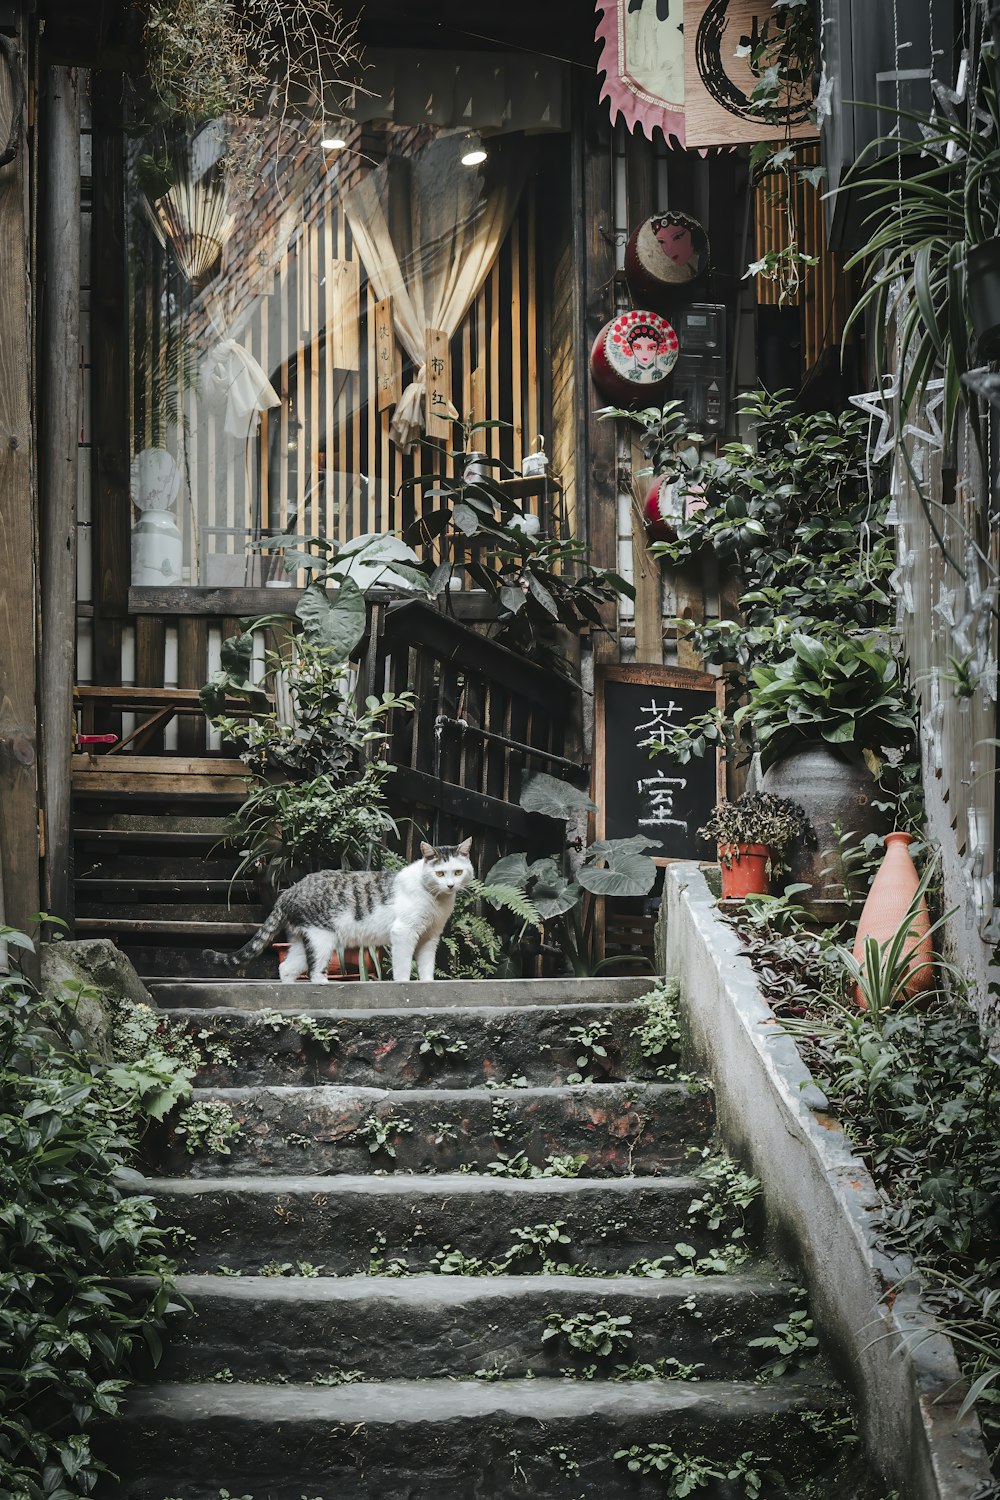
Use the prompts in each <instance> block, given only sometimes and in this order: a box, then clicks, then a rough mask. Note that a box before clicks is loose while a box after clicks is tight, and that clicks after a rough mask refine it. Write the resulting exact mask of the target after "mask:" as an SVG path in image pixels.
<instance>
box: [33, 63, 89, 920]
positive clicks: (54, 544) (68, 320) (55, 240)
mask: <svg viewBox="0 0 1000 1500" xmlns="http://www.w3.org/2000/svg"><path fill="white" fill-rule="evenodd" d="M47 84H48V87H47V93H46V112H45V119H46V123H47V126H48V129H47V136H46V140H47V145H46V150H45V154H44V157H43V161H44V170H45V186H44V195H45V219H44V231H43V233H44V241H43V244H44V255H43V264H44V267H45V278H44V290H43V303H42V327H43V335H42V345H41V356H40V361H41V381H40V392H41V436H40V459H41V464H40V468H41V480H42V489H41V507H40V508H41V516H42V525H41V528H40V534H41V583H42V586H41V604H42V640H41V652H40V665H41V688H40V695H39V696H40V707H41V725H42V784H43V790H44V798H45V858H44V863H43V873H44V898H45V902H44V904H45V909H46V911H48V912H49V913H51V915H53V916H57V917H61V918H62V919H63V921H67V922H71V921H72V915H73V910H72V907H73V883H72V880H71V877H70V867H71V846H72V832H71V819H70V775H69V762H70V754H71V752H72V740H73V680H74V676H75V665H76V608H75V606H76V496H77V471H78V468H79V461H78V460H79V452H80V447H79V444H80V96H79V87H78V75H77V70H76V69H75V68H61V67H55V68H49V70H48V76H47Z"/></svg>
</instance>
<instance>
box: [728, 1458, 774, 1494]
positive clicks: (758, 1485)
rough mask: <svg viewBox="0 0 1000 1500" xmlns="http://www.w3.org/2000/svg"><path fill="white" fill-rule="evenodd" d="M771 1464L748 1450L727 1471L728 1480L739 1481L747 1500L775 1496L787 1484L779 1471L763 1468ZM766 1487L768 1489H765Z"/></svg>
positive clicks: (766, 1459)
mask: <svg viewBox="0 0 1000 1500" xmlns="http://www.w3.org/2000/svg"><path fill="white" fill-rule="evenodd" d="M770 1462H771V1460H770V1459H769V1458H765V1457H763V1456H762V1455H760V1454H757V1453H754V1452H752V1451H750V1450H748V1451H747V1452H746V1453H741V1454H740V1456H739V1458H738V1459H737V1460H736V1462H735V1463H734V1464H732V1466H731V1467H730V1468H729V1469H728V1470H727V1471H726V1478H727V1479H730V1480H733V1479H735V1480H736V1481H738V1483H739V1484H740V1486H741V1488H742V1490H743V1493H744V1495H745V1496H746V1497H747V1500H759V1497H760V1496H761V1495H767V1494H772V1495H773V1494H774V1492H775V1490H783V1489H784V1488H785V1482H784V1479H783V1477H782V1475H781V1474H780V1473H779V1471H778V1470H777V1469H771V1468H765V1467H763V1466H764V1465H765V1464H770ZM765 1485H767V1489H765V1488H764V1486H765Z"/></svg>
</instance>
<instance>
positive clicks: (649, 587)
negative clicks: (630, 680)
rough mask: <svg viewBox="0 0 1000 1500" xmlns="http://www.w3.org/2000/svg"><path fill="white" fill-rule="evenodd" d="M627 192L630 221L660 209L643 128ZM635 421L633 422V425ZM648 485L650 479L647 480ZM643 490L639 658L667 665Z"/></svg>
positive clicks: (629, 159)
mask: <svg viewBox="0 0 1000 1500" xmlns="http://www.w3.org/2000/svg"><path fill="white" fill-rule="evenodd" d="M625 193H626V199H627V204H628V223H629V224H630V225H631V226H635V225H636V224H640V223H641V222H642V220H643V219H645V218H648V217H649V215H650V214H651V213H655V212H656V208H657V203H656V183H655V172H654V161H653V148H652V146H651V145H650V143H649V142H648V141H647V140H646V139H645V137H644V136H642V135H641V134H640V133H639V131H638V130H637V131H635V132H634V133H633V134H632V135H630V136H629V138H628V144H627V147H626V155H625ZM631 425H632V424H630V426H631ZM642 467H643V457H642V451H641V449H640V447H639V443H638V441H637V439H636V437H635V436H634V434H633V436H632V473H633V474H634V473H635V472H636V470H637V469H641V468H642ZM644 483H646V484H648V483H649V481H648V480H645V481H644ZM641 494H642V492H641V490H640V489H638V488H637V489H636V493H635V496H634V499H633V504H632V507H631V511H632V582H633V583H634V584H635V659H636V661H637V662H651V663H653V664H654V665H656V666H662V665H663V611H662V608H661V603H660V600H661V592H662V590H661V583H662V579H661V573H660V570H661V566H662V564H661V563H660V562H659V560H658V559H657V558H654V557H651V556H650V553H649V548H648V546H647V541H646V527H645V523H644V518H643V515H642V506H641V504H640V503H639V501H640V499H641Z"/></svg>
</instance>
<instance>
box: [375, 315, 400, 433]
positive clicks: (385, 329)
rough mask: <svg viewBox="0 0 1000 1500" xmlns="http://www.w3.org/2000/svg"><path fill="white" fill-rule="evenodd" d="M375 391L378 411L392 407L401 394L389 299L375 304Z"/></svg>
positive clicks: (394, 333)
mask: <svg viewBox="0 0 1000 1500" xmlns="http://www.w3.org/2000/svg"><path fill="white" fill-rule="evenodd" d="M375 389H376V392H377V395H376V401H375V405H376V407H377V409H378V410H379V411H385V410H386V408H387V407H390V406H394V405H395V403H396V402H397V401H398V400H399V398H400V396H401V395H402V393H403V387H402V382H401V380H400V377H399V369H398V365H397V361H396V332H395V326H394V324H393V320H392V298H391V297H383V298H382V300H381V302H376V304H375Z"/></svg>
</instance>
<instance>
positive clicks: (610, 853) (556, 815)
mask: <svg viewBox="0 0 1000 1500" xmlns="http://www.w3.org/2000/svg"><path fill="white" fill-rule="evenodd" d="M520 802H521V806H522V807H523V808H524V809H525V811H526V812H531V813H539V814H541V816H542V817H544V818H548V819H552V820H553V821H557V822H561V823H563V825H564V834H565V825H566V824H567V823H568V822H569V820H570V819H571V818H576V817H579V816H580V815H581V814H583V813H590V812H596V811H597V809H596V807H595V806H594V804H593V802H591V800H590V798H589V797H588V796H587V795H586V793H585V792H582V791H580V790H578V789H577V788H576V787H573V786H570V785H569V784H568V783H567V782H565V781H560V780H559V779H558V777H555V776H550V775H548V774H547V772H545V771H529V772H528V773H526V775H525V777H524V780H523V782H522V784H521V797H520ZM560 842H561V847H560V849H559V850H558V851H557V852H556V853H554V854H552V855H545V856H542V857H541V858H537V859H532V858H531V856H530V855H529V854H527V853H519V854H508V855H506V856H505V857H504V858H503V859H501V860H499V861H498V862H497V863H496V864H495V865H494V866H493V868H492V869H491V870H490V872H489V874H488V875H487V876H486V880H487V882H488V884H489V885H490V886H493V885H498V886H501V887H513V888H514V889H515V890H518V891H522V892H524V894H525V895H526V896H527V897H528V899H529V901H530V903H531V907H532V910H533V911H535V912H537V914H538V916H539V917H540V918H541V920H542V922H543V923H544V924H545V935H546V937H548V938H552V937H554V938H555V939H556V942H557V943H558V946H559V949H560V950H561V952H562V957H563V961H564V963H565V964H566V965H568V967H569V968H570V969H571V970H572V972H573V973H574V974H575V975H576V976H577V978H583V977H586V976H588V975H594V974H598V973H600V972H601V971H602V970H607V969H615V968H621V967H623V966H627V965H631V964H633V963H636V962H638V963H640V964H642V963H645V962H646V960H645V959H643V958H639V957H629V956H621V955H619V956H614V955H612V956H609V957H606V958H603V959H598V958H597V957H596V956H595V952H594V950H595V946H596V937H597V934H596V931H595V910H594V901H593V898H594V897H595V896H604V897H611V898H614V897H618V896H621V897H629V898H634V897H638V896H645V895H648V893H649V892H650V891H651V890H652V888H653V883H654V881H655V879H656V866H655V865H654V863H653V861H652V859H650V857H649V855H648V853H647V852H646V851H647V849H649V848H650V847H651V844H650V841H649V840H648V839H645V838H643V837H642V836H641V835H640V836H636V837H633V838H623V839H595V841H594V842H593V843H592V844H590V845H589V846H587V847H586V848H584V849H583V850H582V857H581V859H580V861H579V863H578V864H577V865H576V867H575V868H574V869H571V868H570V864H569V858H568V849H569V847H570V846H569V845H568V844H567V842H566V840H565V837H564V838H563V839H562V840H561V841H560ZM488 899H489V898H488ZM491 904H493V905H496V904H498V903H496V902H495V901H491Z"/></svg>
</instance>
